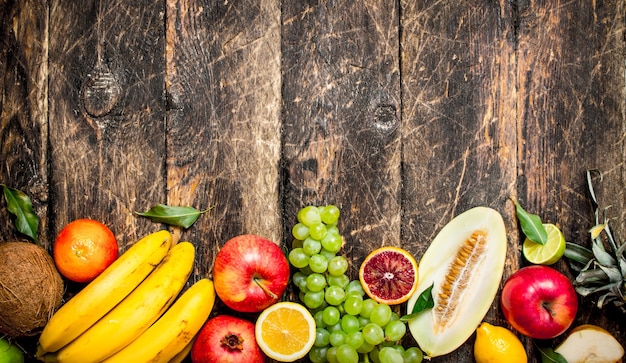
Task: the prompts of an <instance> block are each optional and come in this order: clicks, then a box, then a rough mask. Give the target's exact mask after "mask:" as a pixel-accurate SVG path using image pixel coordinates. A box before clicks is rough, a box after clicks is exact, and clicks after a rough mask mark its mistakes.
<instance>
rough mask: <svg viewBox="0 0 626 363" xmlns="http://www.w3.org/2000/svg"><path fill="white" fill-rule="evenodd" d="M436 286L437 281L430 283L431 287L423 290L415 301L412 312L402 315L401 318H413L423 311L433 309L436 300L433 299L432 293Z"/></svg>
mask: <svg viewBox="0 0 626 363" xmlns="http://www.w3.org/2000/svg"><path fill="white" fill-rule="evenodd" d="M434 286H435V283H434V282H433V284H432V285H430V287H428V288H427V289H426V290H424V291H422V293H421V294H420V296H419V297H418V298H417V300H416V301H415V305H414V306H413V310H412V311H411V314H409V315H405V316H403V317H401V318H400V320H402V321H409V320H413V319H415V318H416V317H417V315H418V314H419V313H421V312H422V311H424V310H426V309H431V308H432V307H433V306H435V300H434V299H433V294H432V290H433V287H434Z"/></svg>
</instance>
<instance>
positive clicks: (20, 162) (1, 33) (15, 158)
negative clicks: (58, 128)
mask: <svg viewBox="0 0 626 363" xmlns="http://www.w3.org/2000/svg"><path fill="white" fill-rule="evenodd" d="M47 14H48V7H47V5H46V4H45V3H41V2H39V1H19V2H15V3H14V2H11V1H5V2H2V3H1V4H0V75H1V76H0V139H1V140H2V144H1V148H0V160H2V162H1V166H0V184H5V185H6V186H8V187H11V188H16V189H19V190H21V191H23V192H25V193H26V194H27V195H28V196H29V197H30V199H31V202H32V203H33V208H34V212H35V213H36V214H37V215H38V216H40V218H41V222H40V225H39V234H38V239H39V243H40V244H41V245H42V246H44V247H46V248H47V247H49V246H50V238H49V236H48V235H47V233H46V232H47V228H48V225H49V224H48V219H47V218H46V216H47V213H48V190H49V188H48V149H47V147H48V145H47V138H48V84H47V75H48V31H49V29H48V15H47ZM1 190H2V188H0V191H1ZM0 205H1V206H2V208H1V209H0V220H2V221H11V222H10V223H0V234H1V235H2V236H3V239H5V240H18V239H19V240H24V239H26V237H25V236H24V235H22V234H20V233H18V232H17V230H16V228H15V224H14V222H13V221H14V219H13V216H12V215H10V214H9V213H8V212H7V210H6V208H5V206H6V204H5V200H4V197H2V203H0Z"/></svg>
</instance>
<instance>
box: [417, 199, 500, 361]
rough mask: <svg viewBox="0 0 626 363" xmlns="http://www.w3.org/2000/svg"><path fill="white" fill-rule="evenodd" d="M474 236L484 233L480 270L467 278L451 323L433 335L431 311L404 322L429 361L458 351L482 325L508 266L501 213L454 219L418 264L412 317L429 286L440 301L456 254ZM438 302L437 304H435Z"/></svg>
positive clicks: (484, 210)
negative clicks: (417, 302) (477, 231)
mask: <svg viewBox="0 0 626 363" xmlns="http://www.w3.org/2000/svg"><path fill="white" fill-rule="evenodd" d="M476 230H483V231H486V232H487V237H486V243H485V249H484V251H483V255H482V258H481V261H480V263H479V264H478V269H477V270H475V271H473V273H472V274H471V278H470V282H469V285H468V287H467V289H465V290H464V291H465V292H464V295H463V298H462V299H461V303H460V304H459V310H458V312H457V314H456V315H455V316H456V317H455V319H454V320H452V323H451V324H450V325H449V326H446V327H445V328H444V329H442V330H440V331H438V332H436V330H438V329H436V327H435V320H434V314H433V311H434V309H435V308H437V305H435V307H434V308H433V309H427V310H424V311H422V312H421V313H420V314H419V315H418V316H417V317H416V318H415V319H413V320H411V321H409V322H408V326H409V330H410V332H411V334H412V335H413V337H414V338H415V340H416V342H417V344H418V345H419V347H420V348H421V349H422V350H423V351H424V352H425V353H426V355H427V356H428V357H431V358H432V357H437V356H441V355H444V354H448V353H450V352H452V351H454V350H455V349H457V348H458V347H460V346H461V345H462V344H463V343H464V342H465V341H466V340H467V339H468V338H469V337H470V336H471V335H472V334H473V332H474V331H475V330H476V327H477V326H478V325H479V324H480V323H481V321H482V320H483V319H484V317H485V315H486V314H487V312H488V311H489V308H490V307H491V305H492V303H493V301H494V299H495V297H496V294H497V292H498V289H499V286H500V282H501V280H502V274H503V272H504V263H505V260H506V250H507V238H506V229H505V226H504V221H503V219H502V216H501V215H500V213H499V212H498V211H496V210H494V209H491V208H488V207H474V208H472V209H469V210H467V211H465V212H463V213H462V214H460V215H458V216H457V217H455V218H454V219H452V220H451V221H450V222H449V223H448V224H446V225H445V226H444V227H443V228H442V229H441V231H440V232H439V234H437V236H436V237H435V239H434V240H433V241H432V243H431V244H430V246H429V247H428V249H427V250H426V252H425V253H424V255H423V256H422V258H421V259H420V262H419V273H418V275H419V284H418V286H417V289H416V290H415V292H414V294H413V295H412V296H411V298H410V299H409V300H408V303H407V312H408V314H410V313H411V311H412V310H413V306H415V302H416V300H417V298H418V297H419V296H420V294H421V293H422V291H424V290H425V289H427V288H428V287H430V286H431V285H433V283H434V286H433V290H432V295H433V297H435V296H438V294H439V292H440V290H441V286H442V283H443V281H445V278H446V275H447V274H448V271H449V266H450V264H451V263H452V261H453V260H454V259H455V258H456V255H457V251H458V250H459V249H460V248H461V246H463V244H464V243H465V241H466V240H467V238H468V237H469V236H470V235H471V234H472V232H474V231H476ZM435 301H437V299H435Z"/></svg>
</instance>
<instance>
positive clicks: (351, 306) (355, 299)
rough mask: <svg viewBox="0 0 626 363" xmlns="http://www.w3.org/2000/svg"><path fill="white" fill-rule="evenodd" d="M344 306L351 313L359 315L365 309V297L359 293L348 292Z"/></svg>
mask: <svg viewBox="0 0 626 363" xmlns="http://www.w3.org/2000/svg"><path fill="white" fill-rule="evenodd" d="M343 308H344V310H345V311H346V313H348V314H350V315H359V313H360V312H361V309H363V298H362V297H361V296H358V295H352V294H348V295H347V296H346V301H344V302H343Z"/></svg>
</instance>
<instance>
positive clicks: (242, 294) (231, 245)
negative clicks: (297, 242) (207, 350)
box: [213, 234, 290, 313]
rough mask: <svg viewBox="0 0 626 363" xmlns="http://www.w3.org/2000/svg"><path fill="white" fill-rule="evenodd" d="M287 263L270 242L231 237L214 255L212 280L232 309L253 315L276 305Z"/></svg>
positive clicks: (253, 237)
mask: <svg viewBox="0 0 626 363" xmlns="http://www.w3.org/2000/svg"><path fill="white" fill-rule="evenodd" d="M289 273H290V269H289V262H288V261H287V258H286V257H285V254H284V253H283V251H282V249H281V248H280V247H278V245H276V244H275V243H274V242H272V241H270V240H268V239H265V238H263V237H259V236H256V235H252V234H246V235H241V236H237V237H234V238H232V239H230V240H229V241H228V242H226V243H225V244H224V246H223V247H222V248H221V249H220V251H219V252H218V253H217V255H216V256H215V264H214V266H213V281H214V283H215V292H216V293H217V295H218V296H219V298H220V300H222V301H223V302H224V304H226V305H227V306H228V307H230V308H231V309H233V310H236V311H240V312H246V313H255V312H259V311H261V310H263V309H265V308H267V307H268V306H270V305H272V304H274V303H275V302H277V301H278V300H279V299H280V297H281V295H282V294H283V293H284V292H285V289H286V288H287V283H288V282H289Z"/></svg>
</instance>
